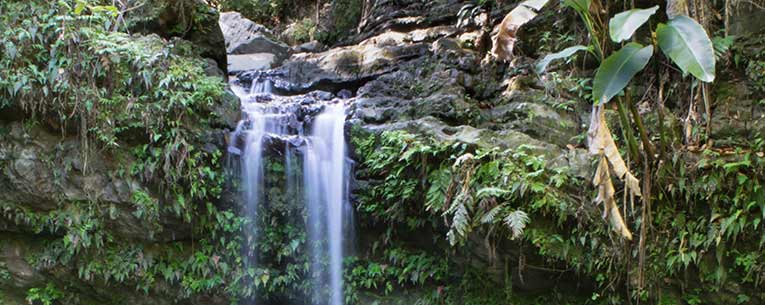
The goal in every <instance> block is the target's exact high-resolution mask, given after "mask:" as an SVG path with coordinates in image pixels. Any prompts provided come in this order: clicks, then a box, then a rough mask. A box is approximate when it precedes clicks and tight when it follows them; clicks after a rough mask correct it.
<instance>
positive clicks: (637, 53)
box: [592, 42, 653, 103]
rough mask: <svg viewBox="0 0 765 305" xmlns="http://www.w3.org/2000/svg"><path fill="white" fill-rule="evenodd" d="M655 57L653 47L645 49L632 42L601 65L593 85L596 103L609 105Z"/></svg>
mask: <svg viewBox="0 0 765 305" xmlns="http://www.w3.org/2000/svg"><path fill="white" fill-rule="evenodd" d="M651 55H653V46H650V45H649V46H647V47H643V46H642V45H640V44H639V43H634V42H630V43H628V44H627V45H626V46H624V47H623V48H622V49H621V50H619V51H617V52H615V53H614V54H611V56H609V57H608V58H606V60H604V61H603V62H602V63H601V64H600V68H598V72H597V73H595V80H594V81H593V84H592V98H593V99H594V100H595V102H596V103H597V102H599V101H601V102H602V103H608V101H610V100H611V98H613V97H614V96H616V95H617V94H619V92H621V91H622V89H624V87H626V86H627V83H629V82H630V80H631V79H632V77H633V76H635V74H637V73H638V72H640V70H643V68H645V65H646V64H648V61H649V60H650V59H651Z"/></svg>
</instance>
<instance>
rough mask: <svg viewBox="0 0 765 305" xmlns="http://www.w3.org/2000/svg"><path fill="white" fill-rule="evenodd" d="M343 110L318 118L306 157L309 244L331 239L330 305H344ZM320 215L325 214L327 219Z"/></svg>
mask: <svg viewBox="0 0 765 305" xmlns="http://www.w3.org/2000/svg"><path fill="white" fill-rule="evenodd" d="M342 106H343V105H342V104H339V105H331V106H328V107H327V108H326V109H325V110H324V112H323V113H322V114H320V115H319V116H317V117H316V121H315V122H314V125H313V131H312V133H311V137H310V138H309V139H308V141H307V149H306V154H305V156H304V157H305V164H304V167H305V170H304V173H305V185H306V188H307V191H306V193H307V194H306V195H307V196H306V201H307V202H306V203H307V204H308V209H309V219H308V226H309V232H308V236H309V239H310V240H320V239H321V238H322V236H324V237H326V238H327V239H328V241H327V243H328V247H327V248H328V253H329V282H328V283H329V284H330V292H331V293H330V303H329V305H342V304H343V295H342V291H343V285H342V277H343V275H342V264H343V212H344V205H345V203H346V202H345V198H346V197H345V195H344V194H345V188H346V182H345V181H347V175H346V170H345V159H346V157H345V139H344V136H343V127H344V122H345V110H344V108H343V107H342ZM322 212H323V213H322ZM321 214H325V215H324V217H322V215H321ZM322 224H325V225H322ZM318 261H319V257H317V255H314V264H316V263H318ZM315 294H316V293H315Z"/></svg>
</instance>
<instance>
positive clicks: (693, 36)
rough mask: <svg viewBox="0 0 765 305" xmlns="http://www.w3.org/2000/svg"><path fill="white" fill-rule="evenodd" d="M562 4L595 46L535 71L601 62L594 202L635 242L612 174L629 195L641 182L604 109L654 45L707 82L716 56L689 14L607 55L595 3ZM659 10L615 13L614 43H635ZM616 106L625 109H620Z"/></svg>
mask: <svg viewBox="0 0 765 305" xmlns="http://www.w3.org/2000/svg"><path fill="white" fill-rule="evenodd" d="M564 5H566V6H568V7H571V8H573V9H574V10H575V11H576V12H577V13H578V14H579V16H580V17H581V18H582V21H583V22H584V24H585V25H586V27H587V29H588V31H589V32H590V36H591V38H592V39H591V43H590V45H589V46H583V45H577V46H572V47H568V48H565V49H563V50H562V51H560V52H557V53H554V54H549V55H547V56H545V57H544V58H542V59H541V60H539V61H538V63H537V65H536V70H537V72H538V73H540V74H542V73H544V71H545V69H546V68H547V66H548V64H549V63H550V62H552V61H555V60H558V59H563V58H567V57H569V56H571V55H573V54H575V53H576V52H578V51H588V52H590V53H592V54H594V55H595V56H596V57H597V58H599V59H600V60H601V63H600V66H599V67H598V70H597V72H596V73H595V78H594V80H593V88H592V98H593V111H592V117H591V120H590V128H589V131H588V138H587V139H588V141H587V142H588V147H589V151H590V153H591V154H593V155H595V156H597V157H598V158H599V160H600V161H599V165H598V167H597V171H596V173H595V177H594V179H593V184H594V185H595V186H596V187H597V188H598V195H597V197H596V198H595V202H596V203H603V204H604V212H603V217H604V218H608V219H609V222H610V223H611V225H612V227H613V229H614V230H615V231H617V232H618V233H619V234H620V235H621V236H622V237H624V238H625V239H632V233H631V232H630V231H629V229H628V228H627V226H626V224H625V222H624V218H623V217H622V215H621V213H619V208H618V207H617V205H616V200H615V198H614V193H615V191H614V186H613V184H612V182H611V173H612V172H613V173H614V174H616V176H617V178H619V179H620V180H622V181H623V182H624V184H625V188H626V191H628V193H629V194H631V195H634V196H640V195H641V191H640V183H639V181H638V180H637V178H635V176H634V175H633V174H632V173H631V172H630V171H629V169H628V168H627V166H626V164H625V162H624V160H623V159H622V157H621V155H620V154H619V151H618V148H617V147H616V144H615V142H614V141H613V137H612V134H611V131H610V130H609V128H608V125H607V123H606V121H605V118H604V112H603V106H604V105H605V104H607V103H608V102H610V101H611V100H612V99H613V98H614V97H615V96H617V95H618V94H619V93H620V92H622V90H624V88H625V87H626V86H627V85H628V84H629V82H630V81H631V80H632V78H633V77H634V76H635V75H637V74H638V73H640V71H642V70H643V69H644V68H645V66H646V65H647V64H648V62H649V61H650V60H651V58H652V57H653V53H654V49H655V47H658V48H659V49H661V50H662V52H663V53H664V54H665V55H666V56H667V57H668V58H669V59H670V60H672V62H674V63H675V65H677V66H678V67H679V68H680V70H681V71H682V72H683V73H684V74H691V75H693V77H695V78H696V79H698V80H700V81H703V82H712V81H714V78H715V55H714V48H713V45H712V41H711V40H710V39H709V36H708V35H707V33H706V31H705V30H704V28H703V27H702V26H701V25H699V24H698V23H697V22H696V21H695V20H693V19H691V18H689V17H688V16H684V15H677V16H673V17H672V18H670V19H669V20H668V22H667V23H659V24H658V25H657V26H656V28H655V30H654V31H653V32H652V35H651V37H655V39H651V44H649V45H647V46H644V45H641V44H640V43H638V42H629V43H626V44H624V45H623V46H622V47H621V49H619V50H617V51H614V52H612V53H611V54H610V55H608V56H607V57H605V52H604V48H603V46H602V45H601V44H600V42H599V40H598V35H597V34H598V33H597V32H596V30H595V26H594V23H593V21H592V20H593V18H592V16H591V15H590V6H591V5H592V1H591V0H565V1H564ZM658 8H659V7H658V6H654V7H651V8H647V9H631V10H628V11H624V12H621V13H619V14H616V15H615V16H614V17H613V18H611V19H610V21H609V24H608V30H609V37H610V38H611V40H612V41H613V42H615V43H623V42H624V41H627V40H630V39H633V40H636V39H634V38H633V36H634V34H635V32H636V31H637V30H638V29H639V28H640V27H641V26H642V25H643V24H645V23H646V22H647V21H648V20H649V19H650V18H651V17H652V16H653V15H654V14H655V13H656V11H657V10H658ZM618 106H619V107H620V109H621V107H622V105H621V104H619V105H618ZM633 115H634V116H635V120H636V122H637V123H638V129H639V130H640V131H641V138H642V141H643V142H644V146H645V147H646V149H647V150H649V151H648V154H652V152H651V149H650V147H651V145H650V143H649V142H648V137H647V135H646V133H645V130H644V129H643V128H642V122H641V121H640V118H639V116H637V115H636V113H634V112H633ZM625 117H626V116H623V118H625ZM622 122H623V123H626V122H627V120H626V119H623V120H622ZM628 141H629V139H628ZM636 147H637V145H634V144H633V148H636Z"/></svg>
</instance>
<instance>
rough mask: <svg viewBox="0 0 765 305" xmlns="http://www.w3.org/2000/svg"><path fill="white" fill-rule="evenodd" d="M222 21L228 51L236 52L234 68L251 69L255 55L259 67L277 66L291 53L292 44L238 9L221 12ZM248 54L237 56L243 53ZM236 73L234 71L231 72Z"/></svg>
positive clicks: (230, 52)
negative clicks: (236, 10)
mask: <svg viewBox="0 0 765 305" xmlns="http://www.w3.org/2000/svg"><path fill="white" fill-rule="evenodd" d="M219 24H220V27H221V29H222V30H223V37H224V38H225V40H226V53H228V54H230V55H233V56H231V57H229V58H230V59H232V61H233V62H232V63H231V69H233V70H237V71H242V70H251V69H253V68H252V67H249V66H247V67H245V66H243V65H246V64H247V63H248V62H250V61H251V60H252V59H253V58H252V57H257V58H255V59H256V60H254V61H256V62H257V64H256V65H257V67H255V68H258V69H261V67H263V66H265V69H267V68H270V67H271V66H273V65H278V64H279V63H280V62H281V61H283V60H284V59H285V58H287V57H288V56H289V50H290V48H289V46H287V45H286V44H284V43H283V42H280V41H278V40H276V39H274V38H273V35H272V33H271V31H269V30H268V29H267V28H266V27H264V26H262V25H259V24H257V23H255V22H252V21H250V20H249V19H247V18H244V17H242V15H241V14H239V13H236V12H226V13H221V14H220V20H219ZM243 54H246V55H247V56H244V57H236V55H243ZM229 72H230V73H233V71H229Z"/></svg>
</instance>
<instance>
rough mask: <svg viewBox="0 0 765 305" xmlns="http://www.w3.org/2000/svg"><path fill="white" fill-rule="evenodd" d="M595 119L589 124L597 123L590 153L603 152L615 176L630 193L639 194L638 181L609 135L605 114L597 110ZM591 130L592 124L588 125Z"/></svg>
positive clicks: (597, 153)
mask: <svg viewBox="0 0 765 305" xmlns="http://www.w3.org/2000/svg"><path fill="white" fill-rule="evenodd" d="M596 115H597V119H595V120H592V121H591V122H590V124H593V123H595V124H597V126H598V127H597V130H596V132H595V137H594V138H591V140H590V154H593V155H600V154H601V153H602V154H605V156H606V158H607V159H608V162H610V163H611V166H612V167H613V170H614V173H615V174H616V177H617V178H619V179H621V180H623V181H624V184H625V186H626V187H627V189H628V190H629V191H630V193H632V195H635V196H640V182H639V181H638V179H637V178H635V176H633V175H632V173H630V171H629V169H627V164H626V163H624V159H622V156H621V154H619V148H618V147H616V143H615V142H614V138H613V136H612V135H611V130H610V129H609V128H608V124H606V116H605V113H604V112H603V111H602V110H598V111H597V113H596ZM590 132H592V126H591V127H590Z"/></svg>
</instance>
